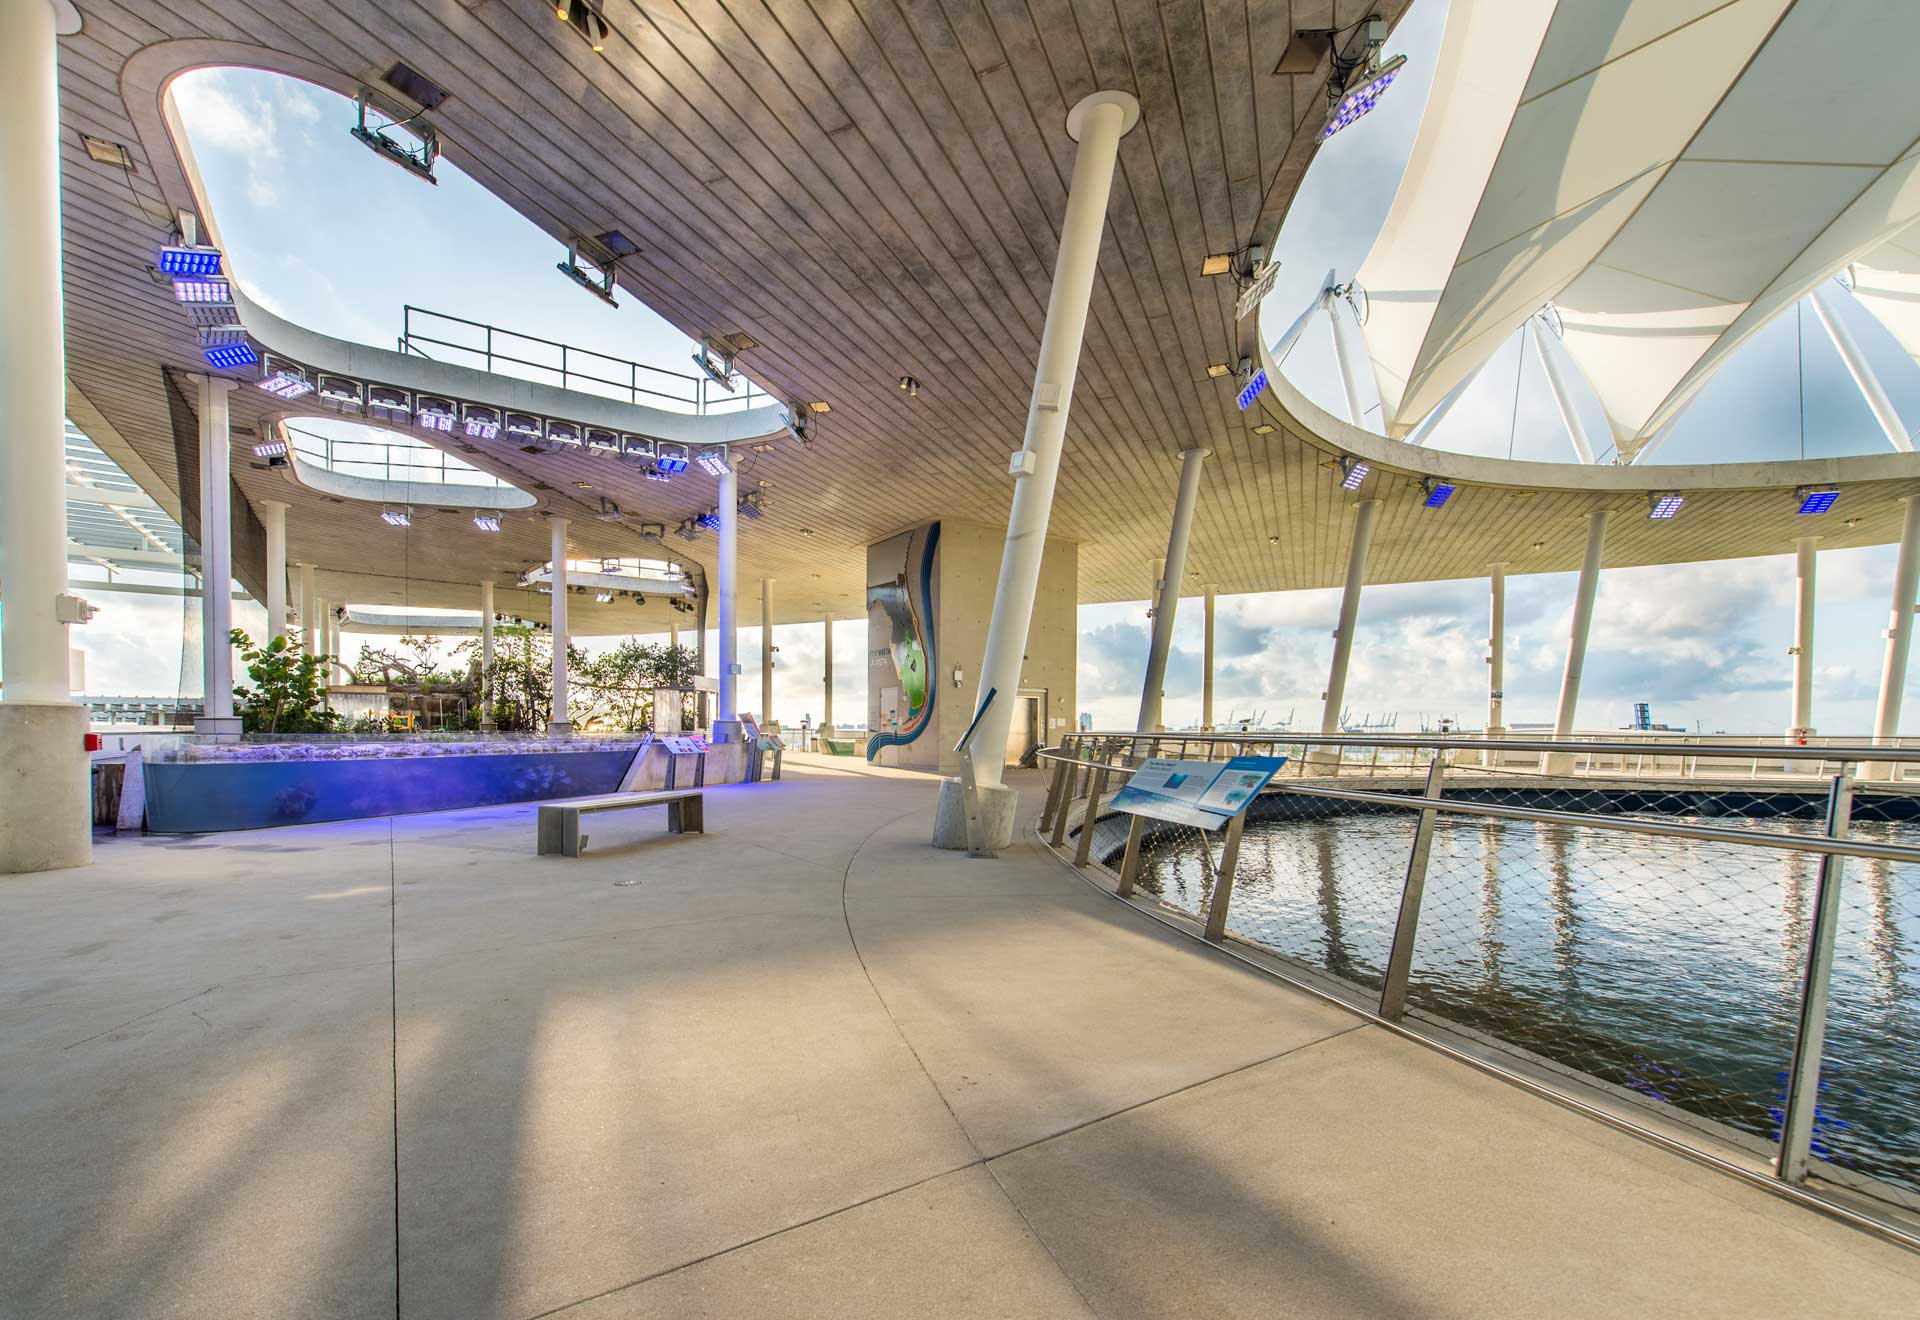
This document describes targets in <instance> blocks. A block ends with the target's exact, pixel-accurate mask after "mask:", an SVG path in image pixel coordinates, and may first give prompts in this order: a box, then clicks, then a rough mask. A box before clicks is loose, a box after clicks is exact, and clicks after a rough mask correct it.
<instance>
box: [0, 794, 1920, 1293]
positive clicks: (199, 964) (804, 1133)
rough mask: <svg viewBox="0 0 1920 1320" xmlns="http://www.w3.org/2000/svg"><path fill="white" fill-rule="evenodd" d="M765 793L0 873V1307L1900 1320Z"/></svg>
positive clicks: (1504, 1106) (858, 811)
mask: <svg viewBox="0 0 1920 1320" xmlns="http://www.w3.org/2000/svg"><path fill="white" fill-rule="evenodd" d="M789 767H790V777H789V778H788V780H787V781H786V782H784V783H780V784H764V785H753V786H742V787H735V788H726V789H719V790H715V791H714V792H712V794H711V795H710V797H709V805H708V808H707V822H708V829H709V831H710V833H709V834H707V835H706V836H705V837H685V838H676V837H670V836H667V835H665V834H664V833H663V832H662V829H663V823H662V821H661V820H660V819H659V818H658V816H657V815H656V814H654V813H645V814H636V815H628V816H624V817H601V818H598V819H596V820H595V821H594V822H593V823H592V825H591V826H590V829H591V833H592V835H593V843H592V846H591V848H590V849H589V851H588V854H587V856H586V857H584V858H582V859H581V860H578V861H568V860H565V859H539V860H536V859H535V858H534V856H533V811H532V808H530V807H516V808H500V809H494V810H487V811H471V812H460V813H451V814H446V815H438V816H419V817H406V818H401V819H398V820H393V821H369V822H362V823H353V824H345V825H331V826H311V827H304V828H297V829H288V830H281V831H275V832H270V833H259V834H251V835H244V836H226V837H223V838H218V839H215V838H203V839H175V840H166V839H159V838H155V839H146V840H137V841H136V840H121V841H116V842H107V843H104V844H103V845H102V846H101V847H100V848H99V849H98V851H97V854H96V858H97V860H96V862H95V864H94V866H92V867H91V868H89V869H86V870H82V871H70V872H64V873H59V874H50V875H42V876H34V877H19V878H4V879H0V1317H6V1320H27V1318H28V1317H34V1318H38V1317H61V1318H62V1320H76V1318H81V1317H109V1316H110V1317H146V1316H180V1317H189V1316H190V1317H195V1318H196V1320H228V1318H230V1317H254V1316H259V1317H269V1316H271V1317H330V1316H390V1315H394V1314H395V1313H396V1311H397V1312H398V1314H400V1315H403V1316H406V1317H408V1318H409V1320H411V1318H412V1317H449V1318H454V1320H481V1318H484V1317H510V1318H513V1320H522V1318H525V1317H534V1316H547V1315H556V1314H557V1315H563V1316H566V1317H569V1320H616V1318H618V1320H626V1318H628V1317H643V1316H644V1317H663V1318H664V1317H674V1318H676V1320H677V1318H679V1317H693V1316H715V1317H731V1316H741V1317H751V1320H781V1318H784V1317H816V1316H834V1317H842V1316H846V1317H889V1318H892V1317H921V1316H927V1317H962V1318H964V1317H982V1318H986V1317H992V1318H993V1320H1004V1318H1010V1317H1036V1318H1037V1317H1059V1316H1087V1315H1097V1316H1103V1317H1112V1318H1115V1320H1118V1318H1120V1317H1158V1316H1208V1317H1212V1316H1228V1315H1231V1316H1301V1317H1327V1316H1333V1317H1342V1316H1355V1317H1361V1316H1365V1317H1374V1316H1383V1317H1384V1316H1391V1317H1429V1316H1431V1317H1440V1316H1458V1317H1490V1316H1526V1317H1540V1316H1620V1315H1633V1314H1642V1313H1657V1314H1671V1315H1676V1316H1685V1317H1688V1318H1689V1320H1693V1318H1694V1317H1704V1316H1752V1315H1760V1314H1765V1315H1777V1316H1848V1317H1867V1316H1894V1315H1899V1316H1911V1315H1913V1314H1914V1310H1915V1298H1916V1297H1920V1259H1917V1258H1915V1257H1913V1256H1911V1255H1909V1254H1907V1253H1905V1252H1902V1251H1900V1250H1898V1249H1896V1248H1893V1247H1889V1246H1886V1245H1883V1244H1881V1243H1879V1242H1877V1241H1875V1240H1874V1239H1871V1238H1869V1237H1866V1236H1864V1235H1861V1234H1859V1233H1856V1232H1853V1231H1850V1230H1847V1229H1844V1228H1841V1227H1839V1226H1837V1225H1834V1224H1832V1223H1830V1222H1828V1221H1826V1220H1823V1219H1821V1218H1819V1217H1817V1216H1814V1215H1812V1214H1810V1213H1807V1212H1805V1211H1802V1210H1799V1209H1797V1208H1794V1207H1792V1206H1789V1205H1786V1204H1783V1203H1781V1202H1778V1201H1776V1200H1774V1199H1772V1198H1769V1197H1767V1196H1765V1195H1762V1194H1760V1193H1758V1192H1755V1191H1752V1190H1750V1189H1748V1188H1746V1187H1744V1186H1741V1185H1739V1184H1736V1183H1734V1182H1731V1181H1729V1180H1727V1179H1725V1178H1722V1177H1720V1176H1718V1175H1715V1174H1712V1173H1710V1172H1708V1171H1705V1170H1702V1169H1700V1168H1697V1167H1695V1166H1693V1165H1691V1164H1688V1163H1686V1162H1685V1161H1682V1160H1679V1159H1677V1158H1674V1157H1672V1156H1669V1155H1666V1154H1663V1153H1662V1152H1660V1151H1657V1150H1655V1149H1653V1148H1650V1147H1648V1146H1646V1145H1643V1144H1640V1143H1637V1142H1635V1141H1633V1140H1631V1139H1630V1138H1627V1137H1624V1136H1621V1135H1618V1134H1616V1133H1613V1132H1611V1131H1610V1130H1607V1129H1604V1128H1601V1127H1599V1126H1597V1125H1595V1124H1593V1123H1590V1122H1588V1121H1586V1120H1583V1119H1581V1118H1579V1117H1577V1116H1574V1115H1571V1114H1568V1113H1566V1112H1564V1111H1562V1110H1559V1109H1557V1108H1555V1107H1554V1106H1552V1105H1549V1104H1546V1103H1544V1102H1541V1101H1538V1100H1534V1099H1532V1098H1530V1097H1528V1096H1526V1095H1524V1094H1522V1093H1520V1092H1518V1091H1515V1090H1513V1089H1511V1088H1509V1087H1506V1086H1504V1085H1502V1084H1500V1083H1498V1082H1496V1081H1493V1080H1491V1079H1489V1078H1486V1077H1484V1076H1481V1075H1479V1074H1477V1073H1475V1072H1472V1071H1470V1070H1468V1069H1465V1068H1463V1067H1460V1066H1458V1065H1455V1064H1452V1063H1450V1062H1448V1061H1446V1060H1444V1059H1442V1058H1440V1057H1438V1056H1436V1055H1434V1054H1432V1053H1430V1052H1429V1051H1426V1050H1423V1049H1421V1048H1419V1047H1418V1046H1414V1045H1410V1044H1408V1043H1405V1042H1403V1041H1400V1040H1397V1039H1395V1038H1392V1037H1389V1036H1387V1035H1384V1034H1382V1033H1380V1032H1379V1031H1377V1030H1376V1029H1374V1028H1371V1027H1367V1026H1361V1025H1358V1024H1357V1020H1356V1019H1354V1018H1351V1017H1349V1016H1347V1015H1346V1014H1344V1013H1342V1012H1341V1011H1339V1010H1336V1009H1333V1008H1330V1007H1327V1006H1325V1005H1323V1004H1321V1003H1319V1002H1317V1001H1315V1000H1312V999H1310V998H1307V997H1305V996H1302V995H1299V994H1296V993H1293V992H1291V991H1289V990H1287V989H1285V988H1284V987H1281V986H1279V985H1276V984H1275V983H1273V982H1272V981H1270V980H1267V979H1264V978H1262V977H1260V976H1258V975H1257V974H1255V973H1253V972H1250V971H1247V970H1245V969H1243V968H1241V967H1239V966H1237V965H1235V964H1232V963H1229V962H1227V961H1225V960H1223V959H1220V958H1218V957H1217V956H1215V955H1212V954H1210V953H1209V952H1207V951H1205V950H1203V949H1200V948H1199V947H1197V946H1196V945H1194V944H1193V943H1191V942H1189V941H1186V940H1184V939H1183V938H1181V937H1179V936H1176V935H1173V934H1171V933H1169V932H1167V931H1165V930H1164V929H1162V928H1160V927H1158V926H1156V925H1154V924H1152V923H1151V922H1149V921H1147V920H1146V919H1144V918H1143V917H1141V916H1140V915H1139V914H1137V913H1134V912H1132V911H1130V910H1128V909H1126V908H1123V907H1122V906H1121V905H1119V904H1117V903H1115V902H1113V901H1112V900H1111V899H1109V898H1106V897H1104V896H1102V895H1100V894H1097V893H1095V892H1093V891H1092V890H1091V889H1090V888H1089V887H1088V886H1086V885H1085V884H1084V883H1083V882H1081V881H1080V880H1079V879H1077V878H1076V877H1074V876H1072V875H1071V874H1069V873H1067V872H1066V871H1064V870H1063V869H1062V868H1061V867H1060V866H1059V865H1058V863H1056V862H1055V861H1054V860H1053V859H1052V858H1051V857H1049V856H1045V855H1042V854H1038V853H1035V852H1032V851H1029V850H1027V849H1025V848H1018V849H1016V850H1015V851H1014V852H1012V853H1010V854H1008V855H1007V856H1005V857H1003V858H1002V859H1000V860H999V861H997V862H985V861H971V862H970V861H968V860H967V859H966V858H965V857H963V856H958V855H953V854H940V853H935V852H933V851H932V850H931V849H929V848H928V847H927V846H926V843H925V839H926V835H927V831H928V822H929V819H930V816H931V810H932V802H933V796H934V781H932V780H930V779H928V778H925V777H921V776H915V775H908V774H903V773H898V772H887V771H868V770H866V769H865V768H864V767H861V766H859V765H857V764H849V763H847V762H845V761H829V760H825V759H820V758H808V757H793V758H790V759H789ZM1025 787H1026V788H1027V789H1028V790H1029V791H1032V790H1033V789H1035V788H1036V787H1037V784H1036V783H1035V782H1033V781H1031V780H1029V781H1028V782H1027V783H1026V785H1025ZM1028 805H1029V806H1030V807H1031V806H1034V805H1037V799H1030V800H1029V804H1028Z"/></svg>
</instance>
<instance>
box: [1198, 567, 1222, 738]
mask: <svg viewBox="0 0 1920 1320" xmlns="http://www.w3.org/2000/svg"><path fill="white" fill-rule="evenodd" d="M1201 590H1203V591H1205V592H1206V593H1207V612H1206V617H1207V626H1206V638H1205V640H1204V641H1203V642H1202V643H1201V660H1200V727H1201V728H1203V729H1205V730H1207V731H1208V732H1212V730H1213V595H1214V592H1216V591H1217V590H1219V588H1217V587H1216V586H1214V585H1213V584H1212V583H1211V582H1209V583H1208V584H1207V585H1206V586H1205V587H1202V588H1201Z"/></svg>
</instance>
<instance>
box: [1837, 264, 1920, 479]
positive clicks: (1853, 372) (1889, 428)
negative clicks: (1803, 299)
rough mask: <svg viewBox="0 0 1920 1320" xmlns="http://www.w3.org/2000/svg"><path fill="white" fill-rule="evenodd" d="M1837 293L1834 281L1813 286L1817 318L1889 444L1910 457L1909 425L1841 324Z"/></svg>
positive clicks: (1870, 364) (1910, 439)
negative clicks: (1903, 420) (1902, 418)
mask: <svg viewBox="0 0 1920 1320" xmlns="http://www.w3.org/2000/svg"><path fill="white" fill-rule="evenodd" d="M1833 290H1834V285H1833V282H1832V281H1831V280H1822V281H1820V283H1818V284H1816V285H1814V286H1813V311H1814V315H1816V316H1818V317H1819V318H1820V324H1821V325H1823V326H1825V327H1826V330H1827V338H1829V339H1831V340H1832V341H1833V346H1834V348H1835V349H1837V350H1838V351H1839V353H1840V360H1841V361H1842V362H1844V363H1845V364H1846V367H1847V374H1848V375H1849V376H1852V377H1853V383H1854V384H1855V385H1856V386H1858V387H1859V389H1860V393H1861V395H1862V396H1863V397H1864V398H1865V399H1866V401H1867V407H1869V408H1871V409H1873V416H1874V420H1875V421H1877V422H1879V423H1880V430H1881V431H1882V433H1884V434H1885V435H1886V437H1887V443H1888V444H1890V445H1892V446H1893V447H1894V448H1895V449H1897V450H1900V451H1901V452H1902V453H1909V452H1911V451H1912V449H1913V439H1912V437H1911V436H1909V435H1908V434H1907V428H1906V424H1905V423H1904V422H1902V421H1901V420H1900V413H1899V412H1898V410H1896V409H1895V408H1894V406H1893V400H1892V399H1890V398H1888V397H1887V391H1886V389H1885V388H1884V387H1882V386H1881V384H1880V377H1879V376H1878V375H1877V374H1876V373H1875V372H1874V369H1873V364H1872V363H1870V362H1868V361H1867V356H1866V354H1864V353H1862V352H1861V351H1860V345H1859V344H1857V343H1855V342H1854V338H1853V332H1852V331H1850V330H1848V329H1847V327H1846V326H1845V325H1844V324H1842V323H1841V320H1840V308H1839V304H1838V301H1837V300H1836V298H1835V296H1834V292H1833Z"/></svg>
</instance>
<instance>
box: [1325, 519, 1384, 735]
mask: <svg viewBox="0 0 1920 1320" xmlns="http://www.w3.org/2000/svg"><path fill="white" fill-rule="evenodd" d="M1379 511H1380V501H1379V500H1361V501H1360V502H1359V503H1358V504H1356V505H1354V518H1353V544H1352V545H1351V546H1349V547H1348V549H1347V580H1346V583H1345V585H1343V586H1342V587H1341V589H1340V622H1339V625H1338V626H1337V627H1336V628H1335V630H1334V634H1333V665H1332V668H1331V669H1330V670H1329V671H1328V673H1327V690H1326V693H1325V705H1324V707H1323V708H1322V710H1321V712H1320V732H1321V733H1323V734H1335V733H1338V732H1340V709H1341V706H1342V704H1343V703H1344V702H1345V701H1346V699H1347V664H1348V662H1349V661H1351V660H1352V659H1353V630H1354V626H1355V625H1356V624H1357V623H1358V622H1359V620H1360V587H1361V584H1362V583H1363V582H1365V580H1366V576H1367V551H1368V549H1369V548H1370V547H1371V546H1372V545H1373V519H1374V515H1375V514H1377V513H1379ZM1322 759H1324V760H1331V761H1336V762H1337V761H1338V759H1339V755H1338V753H1337V752H1328V753H1327V754H1326V756H1325V757H1323V758H1322Z"/></svg>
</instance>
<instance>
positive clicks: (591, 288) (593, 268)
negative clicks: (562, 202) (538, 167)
mask: <svg viewBox="0 0 1920 1320" xmlns="http://www.w3.org/2000/svg"><path fill="white" fill-rule="evenodd" d="M594 49H595V50H598V49H599V47H598V46H596V47H594ZM616 264H617V263H616V262H612V261H608V262H603V263H599V264H596V263H594V262H592V261H588V262H586V263H584V264H582V262H581V260H580V244H579V243H578V242H577V241H576V242H573V243H569V244H567V259H566V260H565V261H563V262H561V263H560V264H559V265H557V266H555V267H554V269H555V270H557V271H559V272H560V273H561V274H562V275H565V276H566V277H567V278H568V279H570V280H572V281H573V282H574V283H575V284H578V285H579V286H580V287H581V288H583V289H585V290H586V291H587V292H588V293H590V294H592V295H593V296H594V297H596V298H598V299H599V300H600V301H601V302H603V303H605V304H606V305H607V306H609V307H618V306H619V305H620V304H619V303H617V302H615V301H614V299H613V276H614V267H615V265H616Z"/></svg>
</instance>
